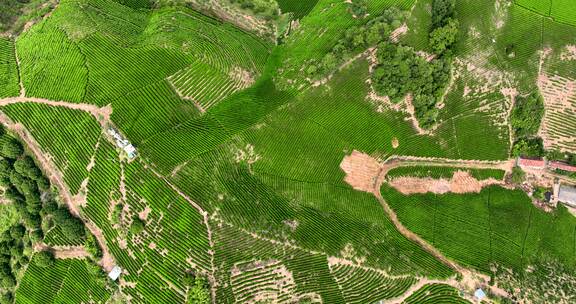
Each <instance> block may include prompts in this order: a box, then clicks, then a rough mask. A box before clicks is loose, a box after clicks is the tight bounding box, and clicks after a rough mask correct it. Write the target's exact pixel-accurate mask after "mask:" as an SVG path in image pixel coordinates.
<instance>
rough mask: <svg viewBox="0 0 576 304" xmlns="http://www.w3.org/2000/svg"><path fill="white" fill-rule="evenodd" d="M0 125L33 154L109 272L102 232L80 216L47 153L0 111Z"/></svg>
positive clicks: (111, 262) (111, 259)
mask: <svg viewBox="0 0 576 304" xmlns="http://www.w3.org/2000/svg"><path fill="white" fill-rule="evenodd" d="M0 123H2V124H4V126H6V128H8V129H9V130H10V131H12V132H14V133H15V134H17V135H18V136H19V137H20V138H21V139H22V141H24V143H25V144H26V146H27V147H28V149H29V150H30V152H32V154H34V157H35V158H36V160H37V161H38V163H39V164H40V167H41V168H42V169H43V171H44V172H45V173H46V174H47V175H48V179H49V180H50V182H51V183H52V184H53V185H54V186H56V188H57V189H58V192H59V193H60V196H61V197H62V199H63V200H64V203H65V204H66V205H67V206H68V209H69V210H70V213H72V214H73V215H74V216H76V217H78V218H80V219H81V220H82V221H83V222H84V224H85V225H86V227H87V228H88V230H90V232H91V233H92V234H93V235H94V236H95V237H96V239H97V241H98V243H99V245H100V247H101V248H102V253H103V258H102V260H101V261H100V266H102V267H103V268H104V269H105V270H106V271H111V270H112V268H113V266H114V257H113V256H112V255H111V254H110V250H109V249H108V246H107V245H106V239H105V238H104V235H103V234H102V231H100V229H98V227H97V226H96V225H95V224H94V223H92V222H91V221H90V220H89V219H87V218H85V217H84V216H82V214H81V212H80V209H79V206H77V205H76V204H75V202H74V198H73V195H72V194H71V192H70V189H69V188H68V186H67V185H66V183H65V182H64V177H63V174H62V173H61V172H60V170H59V169H58V167H57V166H56V164H54V162H53V161H52V159H51V158H50V157H49V155H48V154H47V153H44V152H43V151H42V149H41V148H40V145H39V144H38V142H37V141H36V140H35V139H34V138H33V137H32V135H31V134H30V133H29V132H28V130H26V128H25V127H24V125H22V124H20V123H15V122H14V121H12V119H10V117H8V116H7V115H6V114H4V113H3V112H1V111H0Z"/></svg>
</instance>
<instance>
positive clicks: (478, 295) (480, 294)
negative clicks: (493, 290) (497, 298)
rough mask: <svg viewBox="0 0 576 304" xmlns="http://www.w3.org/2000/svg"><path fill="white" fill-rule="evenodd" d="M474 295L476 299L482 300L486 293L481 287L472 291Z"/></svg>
mask: <svg viewBox="0 0 576 304" xmlns="http://www.w3.org/2000/svg"><path fill="white" fill-rule="evenodd" d="M474 297H476V299H478V300H482V299H484V298H485V297H486V293H485V292H484V290H482V289H481V288H478V289H476V291H475V292H474Z"/></svg>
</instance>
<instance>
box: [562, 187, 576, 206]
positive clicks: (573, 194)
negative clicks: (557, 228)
mask: <svg viewBox="0 0 576 304" xmlns="http://www.w3.org/2000/svg"><path fill="white" fill-rule="evenodd" d="M558 200H559V201H561V202H563V203H566V204H568V205H570V206H574V207H576V187H573V186H565V185H561V186H560V192H559V193H558Z"/></svg>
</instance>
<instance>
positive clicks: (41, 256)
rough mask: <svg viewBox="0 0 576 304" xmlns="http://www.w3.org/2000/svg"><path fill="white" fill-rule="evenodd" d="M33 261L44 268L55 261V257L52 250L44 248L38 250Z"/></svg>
mask: <svg viewBox="0 0 576 304" xmlns="http://www.w3.org/2000/svg"><path fill="white" fill-rule="evenodd" d="M34 261H35V262H36V265H38V266H40V267H44V268H46V267H51V266H53V265H54V263H55V262H56V258H55V257H54V254H53V253H52V252H50V251H46V250H45V251H40V252H38V253H37V254H36V257H35V258H34Z"/></svg>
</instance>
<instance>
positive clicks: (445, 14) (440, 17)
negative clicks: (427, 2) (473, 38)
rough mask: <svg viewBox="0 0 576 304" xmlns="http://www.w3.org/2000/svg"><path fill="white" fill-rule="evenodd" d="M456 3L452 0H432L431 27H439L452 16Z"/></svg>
mask: <svg viewBox="0 0 576 304" xmlns="http://www.w3.org/2000/svg"><path fill="white" fill-rule="evenodd" d="M455 8H456V3H455V1H454V0H433V1H432V28H440V27H443V26H445V25H446V24H448V20H449V19H453V18H454V12H455Z"/></svg>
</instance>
